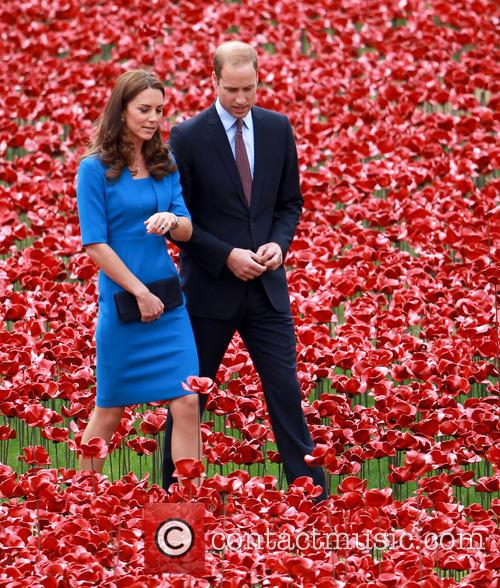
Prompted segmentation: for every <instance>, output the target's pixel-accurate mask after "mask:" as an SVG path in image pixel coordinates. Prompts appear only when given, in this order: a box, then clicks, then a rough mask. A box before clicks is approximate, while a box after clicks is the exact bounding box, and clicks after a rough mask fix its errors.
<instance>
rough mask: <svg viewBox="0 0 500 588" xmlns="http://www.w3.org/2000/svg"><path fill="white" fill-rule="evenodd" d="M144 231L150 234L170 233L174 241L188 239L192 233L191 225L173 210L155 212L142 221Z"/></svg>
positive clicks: (162, 234)
mask: <svg viewBox="0 0 500 588" xmlns="http://www.w3.org/2000/svg"><path fill="white" fill-rule="evenodd" d="M144 224H145V225H146V231H147V232H148V233H149V234H152V235H160V236H164V235H166V234H167V233H168V232H169V231H170V235H171V236H172V238H173V239H175V240H176V241H189V239H191V235H192V234H193V225H192V224H191V221H190V220H189V219H188V218H187V217H185V216H177V215H175V214H174V213H173V212H155V214H153V215H151V216H150V217H149V218H148V219H147V220H145V221H144Z"/></svg>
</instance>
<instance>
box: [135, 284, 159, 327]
mask: <svg viewBox="0 0 500 588" xmlns="http://www.w3.org/2000/svg"><path fill="white" fill-rule="evenodd" d="M135 298H136V300H137V304H138V306H139V311H140V313H141V321H142V322H143V323H150V322H151V321H155V320H156V319H159V318H160V317H161V315H162V314H163V309H164V304H163V302H162V301H161V300H160V299H159V298H158V296H155V295H154V294H152V293H151V292H150V291H149V290H148V289H147V288H146V289H145V291H144V292H141V293H140V294H138V295H137V296H136V297H135Z"/></svg>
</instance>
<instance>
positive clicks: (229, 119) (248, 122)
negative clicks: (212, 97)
mask: <svg viewBox="0 0 500 588" xmlns="http://www.w3.org/2000/svg"><path fill="white" fill-rule="evenodd" d="M215 109H216V110H217V114H218V115H219V118H220V119H221V121H222V125H223V126H224V130H225V131H226V133H227V131H229V129H230V128H231V127H232V126H233V125H234V123H235V122H236V118H235V117H234V116H233V115H232V114H231V113H230V112H228V111H227V110H226V109H225V108H224V107H223V106H222V104H221V103H220V100H219V98H217V100H216V101H215ZM243 123H244V124H245V126H246V127H247V129H250V130H252V128H253V121H252V111H251V110H249V111H248V114H247V115H246V116H245V118H244V119H243Z"/></svg>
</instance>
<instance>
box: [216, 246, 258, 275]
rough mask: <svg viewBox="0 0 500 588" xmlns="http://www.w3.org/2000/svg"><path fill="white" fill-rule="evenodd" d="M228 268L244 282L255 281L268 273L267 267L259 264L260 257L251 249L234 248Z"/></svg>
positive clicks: (228, 259) (229, 258)
mask: <svg viewBox="0 0 500 588" xmlns="http://www.w3.org/2000/svg"><path fill="white" fill-rule="evenodd" d="M226 265H227V267H228V268H229V269H230V270H231V271H232V272H233V274H234V275H235V276H236V277H237V278H239V279H240V280H243V281H244V282H246V281H248V280H253V279H254V278H257V277H258V276H260V275H261V274H262V273H263V272H265V271H266V266H265V265H263V264H262V263H259V257H258V255H257V254H256V253H254V252H253V251H250V249H238V248H236V247H235V248H234V249H233V250H232V251H231V253H230V254H229V256H228V258H227V260H226Z"/></svg>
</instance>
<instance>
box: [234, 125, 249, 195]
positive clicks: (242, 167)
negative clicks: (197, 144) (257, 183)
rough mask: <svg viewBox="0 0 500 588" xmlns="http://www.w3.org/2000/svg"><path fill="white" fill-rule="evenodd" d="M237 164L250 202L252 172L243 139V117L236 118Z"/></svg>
mask: <svg viewBox="0 0 500 588" xmlns="http://www.w3.org/2000/svg"><path fill="white" fill-rule="evenodd" d="M235 155H236V166H237V168H238V171H239V172H240V178H241V183H242V185H243V192H245V198H246V199H247V202H248V204H250V199H251V198H252V173H251V171H250V164H249V163H248V154H247V150H246V147H245V142H244V141H243V119H241V118H237V119H236V143H235Z"/></svg>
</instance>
